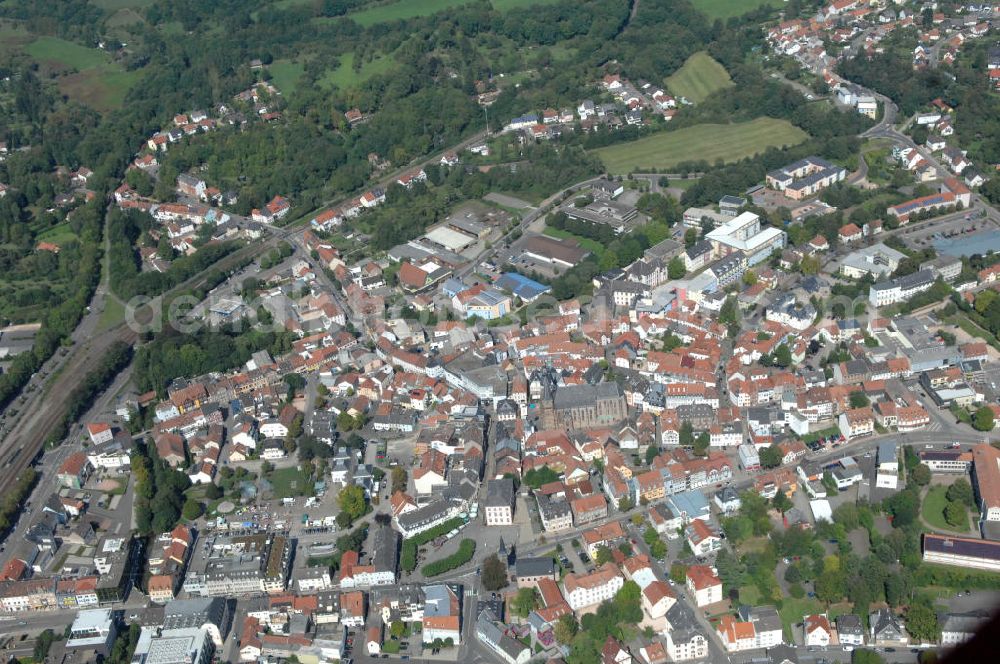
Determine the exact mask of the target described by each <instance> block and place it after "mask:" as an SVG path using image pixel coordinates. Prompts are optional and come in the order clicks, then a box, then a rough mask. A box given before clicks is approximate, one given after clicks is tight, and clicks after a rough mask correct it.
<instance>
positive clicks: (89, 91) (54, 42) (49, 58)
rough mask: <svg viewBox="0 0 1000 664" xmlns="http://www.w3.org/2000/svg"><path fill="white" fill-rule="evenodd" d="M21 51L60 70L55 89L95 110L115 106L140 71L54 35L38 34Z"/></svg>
mask: <svg viewBox="0 0 1000 664" xmlns="http://www.w3.org/2000/svg"><path fill="white" fill-rule="evenodd" d="M24 51H25V52H26V53H27V54H28V55H29V56H31V57H32V58H34V59H35V60H36V61H38V63H39V64H40V65H42V66H43V67H47V68H48V69H50V70H52V71H54V72H55V73H57V74H60V75H59V76H58V77H57V78H56V84H57V85H58V86H59V91H60V92H62V93H63V94H65V95H67V96H68V97H72V98H73V99H75V100H77V101H79V102H81V103H83V104H86V105H88V106H91V107H92V108H94V109H96V110H98V111H107V110H111V109H114V108H118V107H120V106H121V105H122V103H123V102H124V101H125V94H126V93H127V92H128V90H129V88H130V87H132V85H133V84H134V83H135V82H136V81H137V80H138V79H139V77H140V76H141V72H139V71H125V70H124V69H122V67H121V66H120V65H118V64H117V63H114V62H112V61H111V58H110V56H109V55H108V54H107V53H105V52H104V51H101V50H99V49H96V48H87V47H85V46H80V45H79V44H75V43H73V42H68V41H66V40H63V39H58V38H56V37H38V38H36V39H35V40H34V41H32V42H31V43H29V44H27V45H25V46H24Z"/></svg>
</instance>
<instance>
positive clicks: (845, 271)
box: [840, 242, 906, 279]
mask: <svg viewBox="0 0 1000 664" xmlns="http://www.w3.org/2000/svg"><path fill="white" fill-rule="evenodd" d="M904 258H906V256H905V255H904V254H903V253H902V252H899V251H896V250H895V249H893V248H892V247H890V246H887V245H885V244H882V243H881V242H879V243H878V244H873V245H872V246H870V247H864V248H863V249H858V250H857V251H852V252H851V253H849V254H848V255H847V256H844V259H843V260H842V261H841V262H840V273H841V274H842V275H844V276H845V277H850V278H851V279H860V278H861V277H863V276H865V275H866V274H870V275H872V276H874V277H875V278H876V279H881V278H882V277H887V276H889V275H890V274H892V273H893V272H895V271H896V268H898V267H899V263H900V261H902V260H903V259H904Z"/></svg>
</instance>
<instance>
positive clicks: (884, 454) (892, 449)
mask: <svg viewBox="0 0 1000 664" xmlns="http://www.w3.org/2000/svg"><path fill="white" fill-rule="evenodd" d="M877 458H878V462H879V463H889V462H890V461H895V460H896V442H895V441H892V440H886V441H883V442H881V443H879V444H878V455H877Z"/></svg>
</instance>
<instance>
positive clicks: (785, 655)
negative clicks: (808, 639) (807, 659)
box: [767, 643, 799, 664]
mask: <svg viewBox="0 0 1000 664" xmlns="http://www.w3.org/2000/svg"><path fill="white" fill-rule="evenodd" d="M767 659H768V661H769V662H770V664H785V663H786V662H790V663H791V664H799V656H798V653H796V651H795V648H792V647H791V646H786V645H785V644H784V643H781V644H779V645H776V646H774V647H773V648H768V649H767Z"/></svg>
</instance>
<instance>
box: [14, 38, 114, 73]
mask: <svg viewBox="0 0 1000 664" xmlns="http://www.w3.org/2000/svg"><path fill="white" fill-rule="evenodd" d="M24 50H25V51H27V52H28V55H30V56H31V57H33V58H34V59H35V60H38V61H39V62H40V63H42V64H46V65H50V66H54V67H56V68H73V69H76V70H78V71H83V70H84V69H93V68H95V67H99V66H101V65H103V64H105V63H107V62H108V55H107V53H105V52H104V51H101V50H99V49H96V48H87V47H86V46H80V45H79V44H74V43H73V42H69V41H66V40H65V39H59V38H58V37H39V38H37V39H36V40H35V41H33V42H31V43H30V44H28V46H27V48H25V49H24Z"/></svg>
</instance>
